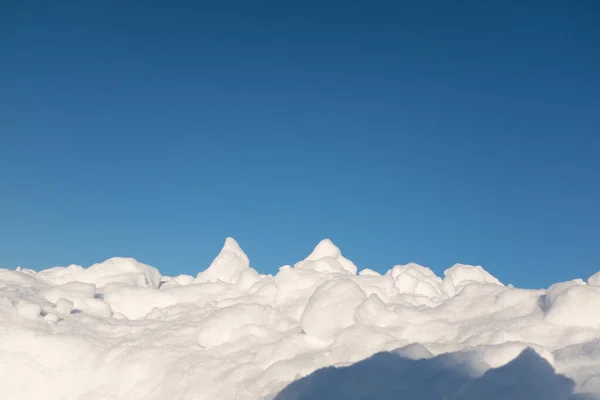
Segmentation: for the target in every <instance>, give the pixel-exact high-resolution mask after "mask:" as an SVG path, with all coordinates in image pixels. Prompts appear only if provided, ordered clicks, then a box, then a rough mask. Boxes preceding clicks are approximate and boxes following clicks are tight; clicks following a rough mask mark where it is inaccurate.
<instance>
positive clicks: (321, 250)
mask: <svg viewBox="0 0 600 400" xmlns="http://www.w3.org/2000/svg"><path fill="white" fill-rule="evenodd" d="M341 255H342V252H341V251H340V249H339V248H338V247H337V246H336V245H335V244H333V242H332V241H331V240H330V239H323V240H321V241H320V242H319V244H318V245H317V246H316V247H315V249H314V250H313V251H312V253H310V254H309V256H308V257H306V259H307V260H309V261H314V260H319V259H321V258H325V257H331V258H338V257H339V256H341Z"/></svg>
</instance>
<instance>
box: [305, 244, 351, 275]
mask: <svg viewBox="0 0 600 400" xmlns="http://www.w3.org/2000/svg"><path fill="white" fill-rule="evenodd" d="M294 267H295V268H302V269H309V270H313V271H322V272H331V273H341V274H350V275H356V272H357V270H358V268H357V267H356V265H354V263H353V262H352V261H350V260H348V259H347V258H345V257H344V256H342V252H341V250H340V249H339V248H338V247H337V246H336V245H335V244H333V242H332V241H331V240H329V239H323V240H321V242H319V244H318V245H317V247H315V249H314V250H313V251H312V253H310V254H309V255H308V257H306V258H305V259H304V260H303V261H300V262H298V263H296V265H295V266H294Z"/></svg>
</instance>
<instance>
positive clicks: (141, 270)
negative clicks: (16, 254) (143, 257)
mask: <svg viewBox="0 0 600 400" xmlns="http://www.w3.org/2000/svg"><path fill="white" fill-rule="evenodd" d="M357 271H358V268H357V267H356V265H354V263H352V261H350V260H348V259H346V258H345V257H343V256H342V252H341V251H340V249H339V248H338V247H336V246H335V245H334V244H333V243H332V242H331V241H330V240H328V239H326V240H323V241H321V242H320V243H319V244H318V245H317V246H316V247H315V249H314V251H313V252H312V253H311V254H310V255H309V256H308V257H307V258H306V259H305V260H303V261H300V262H298V263H296V264H295V265H294V266H292V265H285V266H283V267H281V268H280V269H279V272H278V273H277V274H275V275H274V276H271V275H261V274H259V273H258V272H257V271H256V270H254V269H252V268H251V267H250V262H249V260H248V257H247V256H246V254H245V253H244V252H243V250H242V249H241V248H240V246H239V245H238V243H237V242H236V241H235V240H234V239H231V238H228V239H226V241H225V244H224V246H223V249H222V250H221V252H220V253H219V254H218V255H217V257H216V258H215V259H214V261H213V262H212V263H211V264H210V266H209V267H208V268H207V269H206V270H204V271H202V272H200V273H199V274H198V275H197V276H196V277H193V276H189V275H179V276H175V277H168V276H161V274H160V273H159V272H158V270H157V269H155V268H154V267H151V266H149V265H146V264H143V263H140V262H138V261H136V260H134V259H131V258H111V259H109V260H106V261H104V262H102V263H99V264H94V265H92V266H91V267H89V268H83V267H81V266H77V265H71V266H68V267H55V268H50V269H47V270H43V271H40V272H36V271H33V270H29V269H21V268H17V270H5V269H0V376H1V377H2V389H1V393H2V394H1V395H0V397H1V398H3V399H4V398H6V399H11V400H13V399H14V400H29V399H40V398H43V399H48V400H54V399H66V400H76V399H82V398H85V399H91V400H105V399H111V400H121V399H127V400H142V399H143V400H162V399H174V400H179V399H181V400H187V399H194V400H196V399H199V400H213V399H220V400H234V399H235V400H273V399H277V400H285V399H295V400H299V399H312V400H314V399H317V400H318V399H328V400H338V399H359V398H371V399H375V398H376V399H382V400H385V399H400V398H402V399H404V398H410V399H440V398H445V399H460V400H476V399H477V400H479V399H489V400H504V399H523V400H525V399H527V400H531V399H536V400H537V399H540V400H541V399H544V400H592V399H596V400H599V399H600V313H599V312H598V310H600V273H597V274H594V275H593V276H591V277H590V278H589V279H588V280H587V282H586V281H584V280H583V279H577V280H573V281H569V282H559V283H556V284H554V285H552V286H550V287H549V288H548V289H547V290H526V289H518V288H514V287H512V286H510V285H509V286H508V287H505V286H504V285H503V284H502V283H501V282H500V281H498V280H497V279H496V278H494V277H493V276H492V275H491V274H489V273H488V272H487V271H485V270H484V269H483V268H482V267H480V266H468V265H462V264H456V265H454V266H453V267H451V268H449V269H448V270H446V271H445V272H444V277H443V278H442V277H439V276H437V275H436V274H435V273H434V272H433V271H432V270H431V269H429V268H427V267H424V266H420V265H418V264H415V263H410V264H406V265H397V266H394V267H393V268H391V269H390V270H388V271H387V272H386V273H385V274H380V273H379V272H376V271H373V270H369V269H363V270H361V271H360V273H359V274H358V275H357Z"/></svg>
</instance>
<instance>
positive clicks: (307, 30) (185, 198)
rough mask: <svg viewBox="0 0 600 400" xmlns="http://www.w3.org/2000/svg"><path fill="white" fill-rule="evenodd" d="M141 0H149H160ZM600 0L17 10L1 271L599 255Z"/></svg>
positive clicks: (8, 30) (568, 260)
mask: <svg viewBox="0 0 600 400" xmlns="http://www.w3.org/2000/svg"><path fill="white" fill-rule="evenodd" d="M142 4H143V5H142ZM599 18H600V2H598V1H594V0H589V1H585V0H580V1H566V0H565V1H550V0H548V1H490V2H488V1H485V2H483V1H412V2H402V1H397V2H391V1H390V2H378V1H357V2H348V1H301V2H300V1H299V2H286V1H246V0H244V1H233V0H232V1H189V2H188V1H174V2H166V1H163V2H157V1H144V2H135V1H129V2H127V1H93V2H90V1H53V2H47V1H28V2H18V1H13V2H8V1H7V2H2V4H1V5H0V48H1V50H2V54H1V56H0V87H1V90H0V174H1V175H0V177H1V180H0V267H5V268H14V267H16V266H17V265H21V266H23V267H27V268H35V269H40V268H47V267H51V266H54V265H67V264H70V263H77V264H81V265H85V266H87V265H90V264H92V263H94V262H99V261H102V260H103V259H105V258H108V257H111V256H131V257H135V258H137V259H139V260H141V261H143V262H146V263H149V264H151V265H154V266H156V267H158V268H159V269H160V270H161V272H162V273H163V274H166V275H174V274H179V273H188V274H195V273H197V272H198V271H200V270H202V269H204V268H206V267H207V266H208V264H209V263H210V262H211V260H212V258H213V257H214V256H215V255H216V254H217V252H218V251H219V249H220V247H221V245H222V243H223V241H224V239H225V237H226V236H233V237H235V238H236V239H237V240H238V241H239V242H240V244H241V246H242V248H243V249H244V250H245V251H246V252H247V253H248V255H249V257H250V259H251V262H252V265H253V266H254V267H255V268H257V269H258V270H259V271H261V272H265V273H274V272H276V270H277V268H278V267H279V266H281V265H284V264H287V263H294V262H296V261H298V260H300V259H302V258H304V257H305V256H306V255H307V254H308V253H309V252H310V251H311V249H312V247H313V246H314V245H315V244H316V243H317V242H318V241H319V240H320V239H322V238H325V237H329V238H331V239H332V240H333V241H334V242H335V243H336V244H338V245H339V246H340V247H341V249H342V251H343V252H344V255H346V256H347V257H349V258H350V259H352V260H354V261H355V263H356V264H357V265H358V266H359V268H366V267H368V268H373V269H376V270H379V271H385V270H387V269H389V268H390V267H392V266H393V265H395V264H403V263H407V262H410V261H414V262H418V263H420V264H422V265H426V266H429V267H431V268H432V269H433V270H434V271H435V272H436V273H438V274H441V273H442V271H443V270H444V269H445V268H447V267H450V266H451V265H453V264H454V263H456V262H462V263H471V264H479V265H483V266H484V267H485V268H486V269H487V270H488V271H490V272H491V273H492V274H494V275H495V276H497V277H498V278H499V279H501V280H502V281H503V282H505V283H513V284H515V285H519V286H526V287H544V286H547V285H548V284H550V283H551V282H553V281H557V280H567V279H572V278H577V277H583V278H587V277H588V276H589V275H591V274H592V273H594V272H595V271H597V270H600V201H599V200H600V199H599V197H600V181H599V179H598V177H599V174H600V51H599V49H600V25H599V24H598V20H599Z"/></svg>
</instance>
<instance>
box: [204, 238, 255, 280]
mask: <svg viewBox="0 0 600 400" xmlns="http://www.w3.org/2000/svg"><path fill="white" fill-rule="evenodd" d="M248 268H250V260H249V259H248V256H247V255H246V253H244V251H243V250H242V248H241V247H240V245H239V244H238V243H237V242H236V241H235V239H233V238H230V237H228V238H227V239H225V244H224V245H223V248H222V249H221V251H220V252H219V254H218V255H217V257H215V259H214V260H213V262H212V263H211V264H210V266H209V267H208V268H207V269H206V270H205V271H203V272H200V273H199V274H198V277H197V279H198V280H199V281H200V282H217V281H223V282H227V283H236V282H237V280H238V278H239V276H240V274H241V273H242V272H243V271H245V270H246V269H248Z"/></svg>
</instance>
